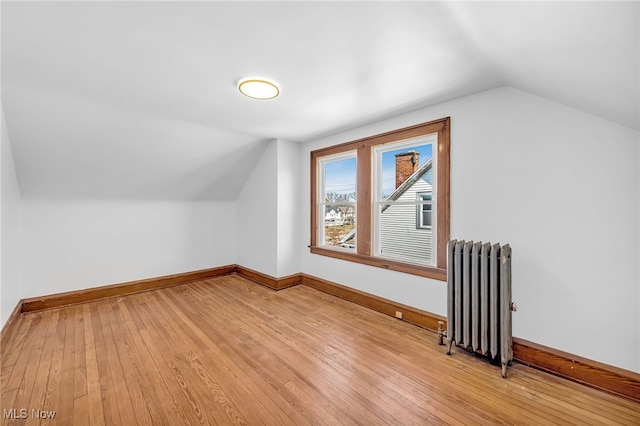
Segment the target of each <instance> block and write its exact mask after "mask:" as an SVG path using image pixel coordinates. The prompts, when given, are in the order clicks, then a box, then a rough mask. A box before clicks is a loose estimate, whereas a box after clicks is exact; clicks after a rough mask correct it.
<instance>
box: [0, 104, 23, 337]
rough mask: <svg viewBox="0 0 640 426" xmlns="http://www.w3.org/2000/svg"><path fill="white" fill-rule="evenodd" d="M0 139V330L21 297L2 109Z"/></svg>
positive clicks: (17, 225) (15, 201) (15, 196)
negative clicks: (0, 132)
mask: <svg viewBox="0 0 640 426" xmlns="http://www.w3.org/2000/svg"><path fill="white" fill-rule="evenodd" d="M0 112H1V114H2V120H1V121H2V134H1V136H0V144H1V148H0V160H1V163H0V167H1V168H2V169H1V173H0V184H1V185H0V186H1V190H2V192H1V193H0V271H1V273H0V327H2V326H4V324H5V322H6V321H7V318H8V317H9V315H10V314H11V312H12V311H13V309H14V308H15V307H16V305H17V304H18V301H19V300H20V299H21V298H22V297H23V296H22V289H21V284H20V281H21V279H20V239H21V228H22V224H21V210H22V200H21V197H20V188H19V186H18V179H17V177H16V170H15V165H14V160H13V152H12V150H11V141H10V140H9V133H8V131H7V127H6V123H5V119H4V110H2V111H0Z"/></svg>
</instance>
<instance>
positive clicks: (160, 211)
mask: <svg viewBox="0 0 640 426" xmlns="http://www.w3.org/2000/svg"><path fill="white" fill-rule="evenodd" d="M235 213H236V210H235V203H233V202H168V201H167V202H165V201H92V200H82V201H42V200H28V199H24V200H23V223H24V228H23V275H22V279H23V283H24V293H25V294H24V295H23V296H24V297H31V296H40V295H47V294H53V293H58V292H64V291H70V290H75V289H81V288H88V287H95V286H100V285H108V284H116V283H121V282H126V281H132V280H139V279H145V278H154V277H159V276H163V275H170V274H176V273H180V272H189V271H194V270H198V269H206V268H211V267H215V266H220V265H228V264H233V263H235V249H236V245H235V237H236V234H235V229H236V228H235V226H236V217H235Z"/></svg>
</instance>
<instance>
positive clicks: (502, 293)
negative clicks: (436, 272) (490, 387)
mask: <svg viewBox="0 0 640 426" xmlns="http://www.w3.org/2000/svg"><path fill="white" fill-rule="evenodd" d="M515 310H516V305H515V304H514V303H513V302H512V301H511V247H509V245H508V244H506V245H504V246H501V245H500V244H493V245H492V244H491V243H486V244H482V243H480V242H477V243H474V242H473V241H457V240H452V241H449V244H448V246H447V330H446V333H445V332H444V330H443V327H442V325H441V327H440V332H439V334H440V344H443V338H444V336H445V335H446V337H447V354H449V355H451V346H452V345H453V344H454V343H455V344H456V345H457V346H459V347H462V348H465V349H467V350H471V351H473V352H476V353H480V354H481V355H485V356H487V357H489V358H490V359H492V360H494V361H497V360H499V361H500V363H501V364H502V377H507V366H508V365H510V364H511V361H512V359H513V342H512V335H511V329H512V326H511V312H512V311H515Z"/></svg>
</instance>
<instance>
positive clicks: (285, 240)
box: [277, 140, 309, 277]
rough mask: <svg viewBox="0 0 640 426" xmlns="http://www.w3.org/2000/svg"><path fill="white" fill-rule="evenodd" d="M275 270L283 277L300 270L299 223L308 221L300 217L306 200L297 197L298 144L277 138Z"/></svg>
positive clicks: (299, 148)
mask: <svg viewBox="0 0 640 426" xmlns="http://www.w3.org/2000/svg"><path fill="white" fill-rule="evenodd" d="M277 146H278V178H277V179H278V181H277V186H278V196H277V201H278V210H277V211H278V218H277V220H278V228H277V232H278V253H277V258H278V270H277V276H278V277H282V276H286V275H291V274H295V273H298V272H300V261H299V260H300V259H299V257H300V250H298V245H297V242H298V239H299V236H298V232H299V229H300V223H301V222H304V223H309V219H308V217H307V216H305V217H304V218H303V217H302V211H303V208H302V206H301V204H304V203H308V200H305V199H299V198H298V195H299V193H300V173H301V171H300V170H301V167H300V161H299V158H300V150H301V146H300V144H298V143H293V142H288V141H283V140H278V144H277Z"/></svg>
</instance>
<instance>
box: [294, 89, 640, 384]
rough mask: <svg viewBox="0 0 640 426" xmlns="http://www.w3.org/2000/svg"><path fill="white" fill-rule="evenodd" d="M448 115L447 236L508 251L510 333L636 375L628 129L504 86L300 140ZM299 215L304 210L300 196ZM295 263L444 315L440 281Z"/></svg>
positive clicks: (633, 201)
mask: <svg viewBox="0 0 640 426" xmlns="http://www.w3.org/2000/svg"><path fill="white" fill-rule="evenodd" d="M445 116H451V120H452V124H451V149H452V151H451V236H452V238H457V239H475V240H482V241H491V242H501V243H509V244H511V246H512V247H513V250H514V255H513V256H514V259H513V297H514V300H515V301H516V302H517V304H518V308H519V309H518V312H517V313H515V314H514V335H515V336H517V337H521V338H524V339H527V340H531V341H533V342H536V343H539V344H543V345H547V346H550V347H553V348H557V349H560V350H564V351H567V352H570V353H573V354H576V355H580V356H583V357H586V358H590V359H593V360H597V361H600V362H604V363H607V364H610V365H614V366H618V367H621V368H625V369H628V370H633V371H636V372H640V317H639V312H640V270H639V268H638V259H639V256H640V221H639V218H640V176H639V175H638V173H639V169H640V161H639V159H640V156H639V152H638V151H639V150H640V144H639V134H638V132H637V131H635V130H632V129H629V128H625V127H621V126H619V125H616V124H613V123H611V122H608V121H604V120H602V119H600V118H597V117H594V116H590V115H587V114H584V113H582V112H579V111H576V110H573V109H570V108H568V107H565V106H563V105H560V104H557V103H554V102H551V101H548V100H546V99H543V98H540V97H536V96H532V95H529V94H527V93H524V92H521V91H518V90H515V89H510V88H502V89H496V90H492V91H488V92H483V93H480V94H477V95H473V96H469V97H465V98H460V99H457V100H454V101H451V102H447V103H443V104H439V105H436V106H432V107H429V108H425V109H422V110H419V111H415V112H412V113H408V114H404V115H401V116H398V117H394V118H391V119H388V120H384V121H380V122H378V123H375V124H372V125H369V126H365V127H362V128H359V129H355V130H351V131H348V132H344V133H341V134H338V135H332V136H329V137H325V138H322V139H320V140H317V141H313V142H309V143H306V144H305V145H304V147H303V149H302V152H301V153H300V157H299V158H300V162H301V165H302V178H303V179H304V181H303V182H302V184H301V194H302V195H301V197H300V199H301V200H308V199H309V153H310V151H311V150H314V149H317V148H320V147H325V146H329V145H333V144H336V143H341V142H346V141H349V140H353V139H356V138H361V137H365V136H369V135H373V134H377V133H380V132H383V131H388V130H393V129H397V128H400V127H403V126H408V125H412V124H417V123H421V122H425V121H429V120H433V119H438V118H441V117H445ZM302 206H303V209H304V210H303V217H308V216H309V206H308V203H303V204H302ZM308 233H309V228H308V225H307V224H306V223H302V224H301V225H300V235H301V238H300V240H299V242H298V245H299V247H300V250H302V251H303V255H302V256H301V259H300V264H301V270H302V271H304V272H306V273H309V274H312V275H316V276H319V277H322V278H326V279H329V280H332V281H335V282H338V283H340V284H344V285H348V286H351V287H353V288H357V289H360V290H363V291H366V292H369V293H372V294H376V295H380V296H382V297H385V298H388V299H391V300H395V301H398V302H400V303H404V304H407V305H411V306H416V307H418V308H421V309H425V310H427V311H430V312H434V313H437V314H441V315H446V283H445V282H440V281H434V280H430V279H425V278H419V277H415V276H411V275H407V274H402V273H396V272H392V271H387V270H383V269H379V268H373V267H369V266H365V265H359V264H354V263H350V262H345V261H341V260H335V259H330V258H327V257H323V256H320V255H312V254H310V253H309V251H308V249H307V248H306V245H307V244H308V240H309V236H308Z"/></svg>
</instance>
